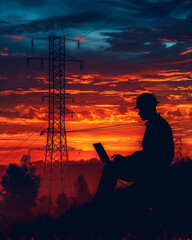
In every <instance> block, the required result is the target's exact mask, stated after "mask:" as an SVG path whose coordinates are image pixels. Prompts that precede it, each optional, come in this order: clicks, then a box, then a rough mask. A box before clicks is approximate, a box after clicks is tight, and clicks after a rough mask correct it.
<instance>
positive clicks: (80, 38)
mask: <svg viewBox="0 0 192 240" xmlns="http://www.w3.org/2000/svg"><path fill="white" fill-rule="evenodd" d="M75 39H76V40H78V41H81V42H82V41H85V38H84V37H81V36H77V37H75Z"/></svg>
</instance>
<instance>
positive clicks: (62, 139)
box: [27, 34, 83, 196]
mask: <svg viewBox="0 0 192 240" xmlns="http://www.w3.org/2000/svg"><path fill="white" fill-rule="evenodd" d="M34 39H38V40H48V43H49V55H48V58H47V57H30V58H28V59H27V64H28V66H29V62H30V60H33V59H34V60H37V59H38V60H40V63H41V68H43V67H44V66H43V63H44V61H45V60H46V61H48V64H49V95H48V96H45V97H48V101H49V111H48V128H47V129H46V130H44V131H43V132H42V133H41V135H43V133H45V132H46V133H47V143H46V153H45V162H44V171H43V179H42V180H43V185H44V186H43V189H44V190H43V192H44V195H49V196H52V195H53V193H54V195H55V196H56V195H58V194H59V193H63V192H64V191H65V192H70V193H71V195H72V185H71V177H70V171H69V159H68V149H67V135H66V114H72V111H70V110H69V109H67V108H66V98H68V97H66V78H65V73H66V62H67V61H70V62H80V68H81V69H82V68H83V61H82V60H80V59H77V58H72V59H70V58H69V57H68V58H66V57H67V56H66V45H65V42H66V38H65V36H56V35H54V34H52V35H49V37H48V38H33V39H32V47H33V46H34V43H33V41H34ZM75 41H76V40H75ZM78 46H79V42H78ZM45 97H44V98H45ZM44 98H43V99H44Z"/></svg>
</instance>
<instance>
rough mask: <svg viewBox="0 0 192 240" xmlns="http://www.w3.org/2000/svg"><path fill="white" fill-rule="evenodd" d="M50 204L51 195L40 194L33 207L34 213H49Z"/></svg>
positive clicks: (43, 214)
mask: <svg viewBox="0 0 192 240" xmlns="http://www.w3.org/2000/svg"><path fill="white" fill-rule="evenodd" d="M51 205H52V198H51V196H41V197H40V198H39V199H38V203H37V205H36V207H35V209H34V213H35V215H40V216H47V215H50V209H51Z"/></svg>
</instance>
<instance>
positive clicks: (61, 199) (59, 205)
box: [55, 193, 69, 217]
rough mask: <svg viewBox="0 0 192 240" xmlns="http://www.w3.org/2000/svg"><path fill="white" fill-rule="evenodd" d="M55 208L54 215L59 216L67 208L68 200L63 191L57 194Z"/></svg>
mask: <svg viewBox="0 0 192 240" xmlns="http://www.w3.org/2000/svg"><path fill="white" fill-rule="evenodd" d="M55 203H56V208H55V217H59V216H61V215H62V214H63V213H65V212H66V210H67V209H68V208H69V200H68V198H67V195H66V194H65V193H61V194H60V195H58V196H57V199H56V202H55Z"/></svg>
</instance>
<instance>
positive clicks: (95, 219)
mask: <svg viewBox="0 0 192 240" xmlns="http://www.w3.org/2000/svg"><path fill="white" fill-rule="evenodd" d="M72 165H74V166H75V167H74V168H73V167H71V170H72V169H73V170H72V174H73V176H77V177H76V178H75V180H74V181H73V187H74V190H75V191H74V197H73V198H70V197H69V196H68V195H67V194H66V193H61V194H59V195H58V196H57V197H56V200H53V199H52V198H51V197H50V196H42V195H39V191H40V185H41V176H40V174H39V172H38V170H37V167H35V165H34V164H33V163H32V162H31V158H30V156H23V157H22V159H21V161H20V164H10V165H9V166H8V168H7V170H6V172H5V174H4V176H3V177H2V181H1V184H2V191H1V204H0V225H1V226H2V227H1V229H0V239H3V240H4V239H6V240H8V239H11V240H12V239H14V240H16V239H18V240H21V239H22V240H23V239H27V240H28V239H29V240H32V239H33V240H42V239H46V240H47V239H50V240H53V239H54V240H55V239H58V240H59V239H61V240H62V239H63V240H67V239H74V240H75V239H83V240H86V239H107V240H108V239H110V240H111V239H114V240H118V239H146V240H151V239H167V240H169V239H172V240H173V239H174V240H179V239H180V240H182V239H188V240H191V239H192V159H191V158H190V157H184V158H182V159H177V161H175V162H173V163H172V165H171V167H170V173H169V178H168V179H167V185H166V189H163V191H162V192H161V194H160V195H159V196H160V198H159V200H158V204H159V205H162V206H163V207H162V206H161V208H160V210H159V211H157V212H156V211H155V210H154V209H153V208H151V207H149V208H147V209H146V208H145V209H144V208H142V206H143V201H144V200H143V199H144V197H145V195H146V193H145V192H142V194H143V195H142V194H141V193H140V195H137V193H134V191H132V186H129V187H126V185H124V184H119V186H120V187H118V188H116V190H115V191H114V194H113V196H112V199H111V200H110V201H109V202H108V203H107V204H104V205H102V204H101V205H95V203H94V202H93V201H92V199H93V195H94V194H93V193H91V192H90V190H89V187H88V184H87V179H86V177H85V175H84V174H82V173H87V171H88V170H89V169H90V168H87V166H88V165H89V166H91V165H92V167H93V169H95V173H96V175H97V174H98V175H97V178H99V177H98V176H99V174H100V173H101V170H102V165H101V164H100V162H98V161H97V160H95V159H92V160H91V161H90V162H89V163H88V164H87V165H86V162H84V161H82V162H81V163H77V162H73V163H71V166H72ZM80 165H81V166H82V165H84V166H83V167H82V169H81V170H80V171H79V172H81V174H80V175H78V168H77V166H80ZM91 169H92V168H91ZM91 174H92V173H91ZM92 175H93V174H92ZM90 177H92V176H90ZM163 178H164V176H162V179H163ZM90 179H91V178H90ZM152 195H153V194H152ZM152 195H151V196H152ZM162 203H163V204H162Z"/></svg>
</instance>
